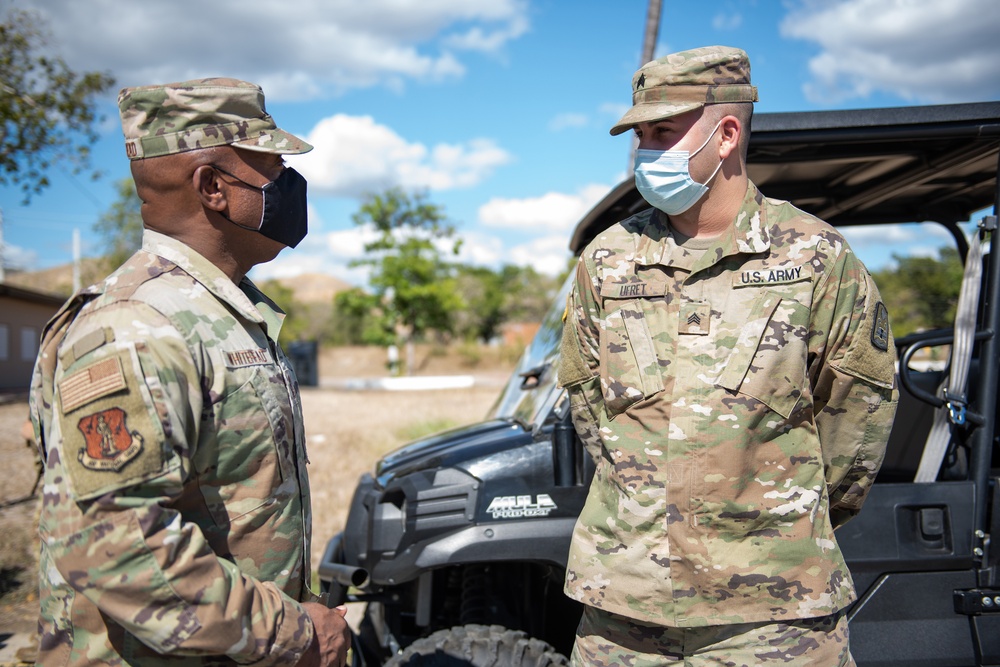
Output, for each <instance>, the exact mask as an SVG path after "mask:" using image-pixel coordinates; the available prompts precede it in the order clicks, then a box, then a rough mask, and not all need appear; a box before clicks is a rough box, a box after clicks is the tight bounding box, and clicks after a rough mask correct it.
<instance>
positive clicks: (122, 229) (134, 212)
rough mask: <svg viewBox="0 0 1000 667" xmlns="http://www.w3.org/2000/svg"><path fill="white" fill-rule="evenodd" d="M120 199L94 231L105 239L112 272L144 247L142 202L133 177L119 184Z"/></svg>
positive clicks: (105, 247) (104, 214)
mask: <svg viewBox="0 0 1000 667" xmlns="http://www.w3.org/2000/svg"><path fill="white" fill-rule="evenodd" d="M116 187H117V189H118V198H117V199H115V202H114V203H113V204H112V205H111V208H109V209H108V210H107V211H105V212H104V213H102V214H101V217H100V218H99V219H98V220H97V222H96V223H94V231H95V232H97V234H98V236H99V237H100V238H101V240H102V241H103V244H102V247H103V249H104V250H105V252H104V259H105V261H106V262H107V264H108V267H107V269H108V272H110V271H113V270H115V269H116V268H118V267H119V266H121V265H122V263H124V262H125V260H126V259H128V258H129V257H131V256H132V253H134V252H135V251H136V250H138V249H139V247H140V246H142V213H141V208H142V201H141V200H140V199H139V195H137V194H136V191H135V183H134V182H133V181H132V179H131V178H123V179H122V180H120V181H118V183H117V184H116Z"/></svg>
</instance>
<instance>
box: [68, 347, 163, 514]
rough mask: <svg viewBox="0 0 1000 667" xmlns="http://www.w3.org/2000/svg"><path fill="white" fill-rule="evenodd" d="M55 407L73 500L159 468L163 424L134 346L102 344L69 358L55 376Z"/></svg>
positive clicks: (122, 484)
mask: <svg viewBox="0 0 1000 667" xmlns="http://www.w3.org/2000/svg"><path fill="white" fill-rule="evenodd" d="M53 410H54V411H55V415H54V416H53V417H54V418H53V422H54V423H55V424H56V425H58V428H59V435H60V439H61V454H62V457H63V461H62V463H63V466H64V468H65V470H66V473H67V475H68V476H69V480H70V487H71V492H72V494H73V497H74V499H75V500H78V501H80V500H89V499H92V498H96V497H98V496H101V495H103V494H105V493H108V492H109V491H114V490H117V489H120V488H123V487H127V486H131V485H134V484H136V483H138V482H140V481H142V480H145V479H149V478H151V477H153V476H155V475H157V474H158V473H160V472H161V470H162V469H163V465H164V456H163V449H162V448H163V442H164V437H163V427H162V425H161V423H160V420H159V418H158V417H157V415H156V410H155V408H154V407H153V401H152V397H151V396H150V392H149V388H148V387H147V384H146V382H145V378H144V376H143V374H142V370H141V366H140V365H139V360H138V355H137V354H136V350H135V348H134V347H132V346H129V347H125V348H118V349H114V348H112V347H111V346H105V347H102V348H99V349H97V350H95V351H94V353H93V354H88V355H86V356H85V357H84V358H83V359H81V360H80V361H79V362H76V363H74V364H72V365H71V366H70V367H69V368H68V369H66V372H65V373H64V374H63V375H62V376H61V377H60V378H59V379H58V380H57V381H56V394H55V401H54V403H53Z"/></svg>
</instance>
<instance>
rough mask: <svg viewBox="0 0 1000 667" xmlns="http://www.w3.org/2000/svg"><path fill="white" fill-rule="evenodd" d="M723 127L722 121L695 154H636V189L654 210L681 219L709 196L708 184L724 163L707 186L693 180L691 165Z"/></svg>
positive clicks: (716, 169)
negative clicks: (693, 158)
mask: <svg viewBox="0 0 1000 667" xmlns="http://www.w3.org/2000/svg"><path fill="white" fill-rule="evenodd" d="M719 125H722V121H721V120H720V121H719V123H718V124H717V125H716V126H715V128H714V129H713V130H712V132H711V133H710V134H709V135H708V138H707V139H705V143H703V144H702V145H701V146H700V147H698V150H696V151H695V152H694V153H691V154H688V151H654V150H647V149H642V148H640V149H639V150H637V151H636V152H635V187H636V188H637V189H638V190H639V194H641V195H642V198H643V199H645V200H646V201H647V202H648V203H649V205H650V206H653V207H655V208H658V209H660V210H661V211H663V212H664V213H666V214H667V215H677V214H679V213H683V212H684V211H686V210H688V209H689V208H691V207H692V206H694V205H695V203H696V202H697V201H698V200H699V199H701V198H702V197H704V196H705V193H706V192H708V183H710V182H711V181H712V179H713V178H715V175H716V174H717V173H719V169H720V168H721V167H722V160H719V166H718V167H716V168H715V171H713V172H712V175H711V176H709V178H708V181H706V182H705V183H704V184H702V183H698V182H696V181H695V180H694V179H693V178H691V171H690V161H691V158H692V157H694V156H695V155H697V154H698V153H699V152H701V150H702V149H703V148H705V146H707V145H708V142H709V141H710V140H711V139H712V137H714V136H715V131H716V130H718V129H719Z"/></svg>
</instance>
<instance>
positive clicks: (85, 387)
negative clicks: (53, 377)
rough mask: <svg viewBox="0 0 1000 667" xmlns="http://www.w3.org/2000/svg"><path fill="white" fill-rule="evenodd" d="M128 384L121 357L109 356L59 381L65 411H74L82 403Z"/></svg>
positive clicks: (118, 389)
mask: <svg viewBox="0 0 1000 667" xmlns="http://www.w3.org/2000/svg"><path fill="white" fill-rule="evenodd" d="M127 386H128V384H127V383H126V382H125V373H124V372H122V362H121V359H119V358H118V357H109V358H107V359H104V360H102V361H98V362H97V363H96V364H91V365H90V366H87V367H86V368H84V369H82V370H79V371H77V372H75V373H73V374H72V375H68V376H66V377H64V378H63V379H62V380H60V381H59V396H60V400H61V401H62V409H63V412H72V411H73V410H76V409H77V408H78V407H80V406H81V405H86V404H87V403H90V402H91V401H95V400H97V399H98V398H101V397H102V396H107V395H108V394H112V393H114V392H116V391H120V390H122V389H125V388H126V387H127Z"/></svg>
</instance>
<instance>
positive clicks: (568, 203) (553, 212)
mask: <svg viewBox="0 0 1000 667" xmlns="http://www.w3.org/2000/svg"><path fill="white" fill-rule="evenodd" d="M609 189H610V188H609V187H608V186H606V185H588V186H586V187H584V188H581V189H580V190H579V191H578V192H577V193H576V194H566V193H563V192H548V193H546V194H544V195H542V196H540V197H528V198H525V199H504V198H499V197H496V198H493V199H491V200H489V201H488V202H486V203H485V204H483V205H482V206H480V207H479V221H480V222H481V223H482V224H483V225H485V226H487V227H500V228H504V229H520V230H543V231H559V232H563V236H561V237H560V238H562V239H563V245H565V244H566V242H567V240H568V236H566V234H567V233H568V232H570V231H572V229H573V225H575V224H576V223H577V222H578V221H579V220H580V218H581V217H582V216H583V214H584V213H586V212H587V211H588V210H590V208H591V207H592V206H593V205H594V204H596V203H597V202H598V201H600V200H601V198H602V197H603V196H604V195H606V194H607V193H608V190H609Z"/></svg>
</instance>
